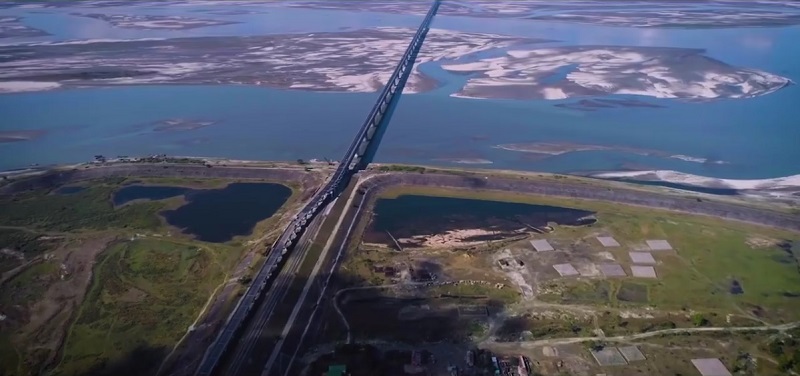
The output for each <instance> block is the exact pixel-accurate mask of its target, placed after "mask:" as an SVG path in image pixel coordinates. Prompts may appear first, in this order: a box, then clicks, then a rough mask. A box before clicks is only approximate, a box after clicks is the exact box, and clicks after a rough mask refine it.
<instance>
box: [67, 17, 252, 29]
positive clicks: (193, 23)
mask: <svg viewBox="0 0 800 376" xmlns="http://www.w3.org/2000/svg"><path fill="white" fill-rule="evenodd" d="M73 15H74V16H80V17H88V18H94V19H97V20H102V21H106V22H108V23H110V24H111V25H113V26H114V27H119V28H123V29H142V30H159V29H160V30H189V29H197V28H201V27H210V26H221V25H231V24H236V23H239V22H232V21H220V20H204V19H199V18H189V17H181V16H152V15H147V16H139V15H126V14H99V13H90V14H81V13H75V14H73Z"/></svg>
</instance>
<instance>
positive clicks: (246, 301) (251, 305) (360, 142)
mask: <svg viewBox="0 0 800 376" xmlns="http://www.w3.org/2000/svg"><path fill="white" fill-rule="evenodd" d="M440 2H441V0H434V2H433V5H431V8H430V10H429V11H428V13H427V14H426V16H425V18H424V20H423V21H422V24H421V25H420V27H419V29H418V30H417V32H416V33H415V34H414V37H413V38H412V40H411V43H410V44H409V46H408V48H407V49H406V51H405V53H404V54H403V56H402V58H401V60H400V63H399V64H398V65H397V67H396V68H395V70H394V72H393V73H392V75H391V76H390V78H389V81H388V82H387V84H386V86H385V87H384V88H383V90H382V91H381V93H380V95H379V96H378V100H377V101H376V103H375V105H374V106H373V107H372V110H371V111H370V113H369V115H368V116H367V119H366V120H365V121H364V123H363V124H362V125H361V127H360V128H359V130H358V133H357V134H356V136H355V137H354V139H353V142H352V143H351V144H350V146H349V148H348V149H347V152H346V153H345V154H344V157H343V158H342V159H341V161H340V162H339V165H338V166H337V168H336V171H335V172H334V173H333V175H331V177H330V179H329V180H328V182H327V183H326V184H325V186H324V187H323V188H322V189H321V190H319V191H318V193H317V194H316V195H315V196H314V197H313V198H312V199H311V201H310V202H309V203H308V204H307V205H306V206H305V207H304V208H303V209H302V210H301V211H300V213H299V214H298V215H297V216H295V218H294V219H293V220H292V222H291V223H290V224H289V226H288V227H287V228H286V230H285V231H284V232H283V233H282V234H281V236H280V237H279V238H278V240H277V241H276V242H275V243H274V244H273V245H272V247H271V249H270V251H269V253H268V255H267V259H266V261H265V262H264V264H263V265H262V266H261V268H260V269H259V270H258V273H257V274H256V275H255V277H254V278H253V280H252V282H251V283H250V285H249V286H248V288H247V290H246V291H245V293H244V294H243V295H242V297H241V298H240V299H239V302H238V303H237V305H236V307H235V308H234V310H233V312H232V313H231V314H230V316H229V317H228V319H227V321H226V322H225V324H224V326H223V328H222V330H220V332H219V334H218V335H217V337H216V339H215V340H214V341H213V343H212V344H211V345H210V346H209V347H208V349H207V351H206V353H205V355H204V357H203V360H202V361H201V364H200V366H199V367H198V369H197V372H196V375H197V376H210V375H212V374H213V373H214V372H216V371H217V369H218V367H219V365H220V362H221V360H222V358H223V357H224V356H225V355H226V352H227V351H228V350H229V349H230V348H231V345H232V343H233V342H234V340H235V338H237V336H238V335H240V334H241V333H240V332H241V331H242V328H243V327H244V326H245V323H246V322H247V320H248V319H250V317H251V316H252V313H253V311H254V310H255V309H256V308H257V305H258V304H259V303H260V302H261V301H262V300H263V299H264V297H265V296H267V295H270V294H276V293H277V292H276V291H275V290H276V289H278V288H281V287H280V286H277V287H276V288H274V289H270V287H272V282H273V280H274V279H275V277H276V276H277V275H278V272H279V270H280V268H282V267H283V265H284V263H285V260H286V259H288V257H287V256H288V254H289V253H290V252H292V251H293V250H294V248H295V245H297V243H298V241H299V239H300V237H301V236H302V235H303V234H304V233H305V232H306V230H307V229H308V227H309V225H310V223H311V222H312V220H313V219H314V218H315V217H316V216H317V215H318V214H320V212H321V211H322V210H324V208H325V206H326V205H327V204H328V203H330V202H331V201H332V200H333V199H335V198H336V197H338V196H339V194H341V192H342V191H343V190H344V189H345V188H346V187H347V186H348V184H349V183H350V180H351V178H352V176H353V174H354V173H356V172H358V171H360V170H363V169H365V168H366V167H367V165H369V163H370V162H372V160H373V158H374V157H375V153H376V152H377V150H378V146H379V144H380V141H381V138H382V137H383V135H384V133H385V132H386V128H387V127H388V125H389V121H390V120H391V117H392V114H393V112H394V109H395V108H396V107H397V103H398V101H399V100H400V97H401V95H402V92H403V88H404V87H405V84H406V82H407V81H408V78H409V76H410V75H411V72H412V70H413V67H414V62H415V61H416V59H417V55H418V54H419V51H420V48H421V47H422V45H423V43H424V41H425V37H426V36H427V34H428V30H430V25H431V22H432V21H433V18H434V17H435V16H436V12H437V11H438V9H439V5H440ZM265 290H267V291H266V293H265Z"/></svg>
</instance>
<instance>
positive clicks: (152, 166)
mask: <svg viewBox="0 0 800 376" xmlns="http://www.w3.org/2000/svg"><path fill="white" fill-rule="evenodd" d="M169 160H170V161H173V162H152V161H139V162H106V163H92V162H86V163H79V164H63V165H51V166H41V167H33V168H24V169H16V170H9V171H0V194H2V192H8V189H9V187H10V186H13V185H18V184H20V183H24V182H26V181H35V180H38V179H36V177H48V179H49V180H51V183H55V182H57V181H63V180H64V179H70V176H72V175H74V174H78V175H83V174H88V175H93V174H102V172H92V171H97V170H101V171H108V170H129V171H144V172H145V173H147V174H152V173H156V172H154V171H155V170H156V169H171V170H177V171H178V172H172V173H171V174H172V175H175V176H182V175H181V172H180V171H183V170H185V171H189V172H188V175H187V176H195V175H198V174H199V175H198V176H201V177H202V176H215V175H218V174H228V173H230V174H233V175H235V176H239V177H243V176H248V175H261V174H270V171H284V172H298V173H299V172H308V171H311V170H314V171H318V173H325V172H330V171H332V169H333V168H335V166H336V165H337V163H336V162H332V163H329V162H326V161H318V160H310V161H306V162H304V164H298V163H297V162H296V161H294V162H292V161H259V160H239V159H226V158H209V157H186V156H180V157H178V156H176V157H169ZM484 166H486V167H484ZM489 166H490V165H463V164H462V165H458V166H455V165H452V164H450V165H444V166H443V165H436V166H431V165H412V164H393V163H376V164H372V165H371V166H370V167H369V168H368V170H366V171H364V172H362V173H363V174H376V173H378V174H380V173H388V174H393V173H397V172H408V171H410V170H409V169H413V171H414V173H420V172H422V173H423V174H429V173H440V174H446V175H461V174H468V175H475V176H480V177H483V178H485V179H489V178H490V177H499V178H504V179H506V178H514V179H523V180H528V179H531V180H544V181H548V180H552V181H563V180H564V179H567V181H572V182H574V183H578V184H582V185H590V186H591V185H594V186H596V187H599V188H608V189H615V188H622V189H627V190H633V191H642V192H650V193H656V194H662V195H667V196H670V195H673V196H674V195H681V196H685V197H696V198H697V199H698V200H700V199H703V200H705V199H713V200H716V201H721V202H728V203H738V204H741V205H746V206H756V207H762V208H771V209H775V210H780V211H789V212H796V211H798V208H800V174H798V175H792V176H787V177H778V178H773V179H740V180H737V179H717V178H710V177H703V176H698V175H691V174H685V173H680V172H676V171H667V170H664V171H596V172H576V173H566V174H564V173H549V172H535V171H520V170H507V169H493V168H491V167H489ZM232 171H233V172H232ZM659 174H661V175H660V176H661V178H660V179H659Z"/></svg>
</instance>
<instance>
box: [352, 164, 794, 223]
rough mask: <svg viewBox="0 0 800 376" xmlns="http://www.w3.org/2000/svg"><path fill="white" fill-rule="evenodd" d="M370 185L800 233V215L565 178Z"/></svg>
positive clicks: (422, 177)
mask: <svg viewBox="0 0 800 376" xmlns="http://www.w3.org/2000/svg"><path fill="white" fill-rule="evenodd" d="M369 185H370V187H371V189H369V191H368V193H367V194H370V195H375V194H377V193H379V192H380V191H382V190H384V189H387V188H389V187H392V186H398V185H401V186H402V185H405V186H422V187H439V188H457V189H467V190H488V191H505V192H514V193H528V194H536V195H544V196H555V197H564V198H577V199H589V200H599V201H608V202H616V203H620V204H626V205H636V206H645V207H652V208H659V209H666V210H673V211H679V212H684V213H690V214H699V215H707V216H712V217H718V218H723V219H727V220H734V221H740V222H746V223H751V224H757V225H763V226H769V227H775V228H780V229H784V230H790V231H800V216H797V215H792V214H789V213H781V212H773V211H769V210H765V209H757V208H752V207H747V206H741V205H736V204H732V203H727V202H718V201H712V200H706V199H704V200H698V199H697V198H694V197H682V196H677V195H669V194H660V193H656V192H647V191H642V190H634V189H625V188H618V187H609V186H603V185H599V184H598V185H597V186H593V185H591V184H586V182H580V183H578V182H574V183H571V182H569V180H568V179H564V181H563V182H557V181H552V180H547V179H539V180H537V179H536V178H534V177H520V178H504V177H503V178H501V177H494V176H492V177H488V178H487V177H484V176H479V175H470V174H460V175H449V174H441V173H425V174H420V173H386V174H379V175H376V176H374V177H372V178H371V179H370V183H369Z"/></svg>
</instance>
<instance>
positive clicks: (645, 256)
mask: <svg viewBox="0 0 800 376" xmlns="http://www.w3.org/2000/svg"><path fill="white" fill-rule="evenodd" d="M628 254H629V255H630V256H631V262H633V263H634V264H645V265H648V264H650V265H652V264H655V263H656V259H654V258H653V254H652V253H650V252H628Z"/></svg>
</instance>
